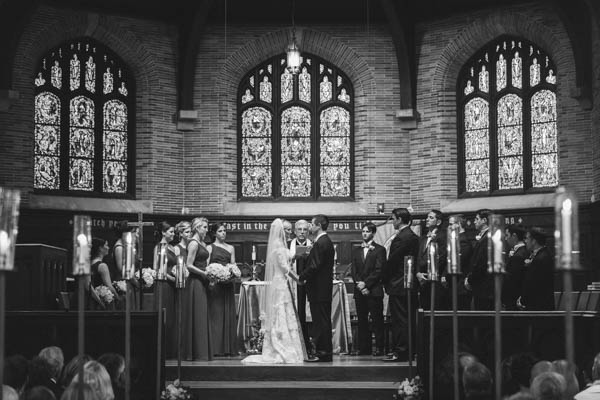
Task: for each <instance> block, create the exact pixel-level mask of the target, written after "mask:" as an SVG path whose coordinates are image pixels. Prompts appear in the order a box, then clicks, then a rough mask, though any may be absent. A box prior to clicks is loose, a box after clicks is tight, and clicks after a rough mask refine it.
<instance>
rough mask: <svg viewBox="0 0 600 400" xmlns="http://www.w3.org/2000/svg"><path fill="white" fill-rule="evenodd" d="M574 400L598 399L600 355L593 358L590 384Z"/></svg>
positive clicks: (599, 397) (599, 390) (599, 396)
mask: <svg viewBox="0 0 600 400" xmlns="http://www.w3.org/2000/svg"><path fill="white" fill-rule="evenodd" d="M574 398H575V400H594V399H600V353H598V354H596V357H595V358H594V365H593V366H592V384H591V385H590V386H589V387H588V388H587V389H585V390H583V391H581V392H579V393H578V394H577V395H575V397H574Z"/></svg>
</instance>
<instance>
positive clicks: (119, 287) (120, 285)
mask: <svg viewBox="0 0 600 400" xmlns="http://www.w3.org/2000/svg"><path fill="white" fill-rule="evenodd" d="M113 287H114V288H115V290H116V291H117V293H127V282H125V281H114V282H113Z"/></svg>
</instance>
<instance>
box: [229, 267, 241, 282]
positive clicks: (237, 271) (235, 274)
mask: <svg viewBox="0 0 600 400" xmlns="http://www.w3.org/2000/svg"><path fill="white" fill-rule="evenodd" d="M226 266H227V267H228V268H229V272H231V279H239V278H240V277H241V276H242V271H240V269H239V268H238V266H237V265H236V264H227V265H226Z"/></svg>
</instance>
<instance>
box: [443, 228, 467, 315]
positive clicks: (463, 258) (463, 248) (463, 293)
mask: <svg viewBox="0 0 600 400" xmlns="http://www.w3.org/2000/svg"><path fill="white" fill-rule="evenodd" d="M458 240H459V242H460V243H459V245H460V268H461V272H462V276H459V277H458V284H457V293H458V309H459V310H470V309H471V292H470V291H468V290H467V289H466V288H465V285H464V277H465V276H467V275H469V272H471V270H470V269H469V268H470V263H471V255H472V254H473V245H472V244H471V241H470V240H469V238H468V237H467V233H466V232H461V233H460V234H459V235H458ZM450 288H452V286H450ZM448 304H450V305H452V299H451V298H450V299H449V303H448Z"/></svg>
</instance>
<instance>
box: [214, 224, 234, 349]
mask: <svg viewBox="0 0 600 400" xmlns="http://www.w3.org/2000/svg"><path fill="white" fill-rule="evenodd" d="M211 234H212V236H213V237H214V240H215V241H214V242H213V243H212V244H211V245H210V246H208V251H209V253H210V258H209V262H208V263H209V264H212V263H218V264H221V265H227V264H235V249H234V248H233V246H232V245H230V244H227V243H225V237H226V236H227V232H226V230H225V225H224V224H222V223H218V224H214V225H212V226H211ZM208 309H209V314H210V323H211V331H210V333H211V338H212V340H213V350H214V351H215V355H233V354H236V353H237V348H236V342H237V335H236V318H235V291H234V285H233V282H226V283H213V284H211V286H210V287H209V290H208Z"/></svg>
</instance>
